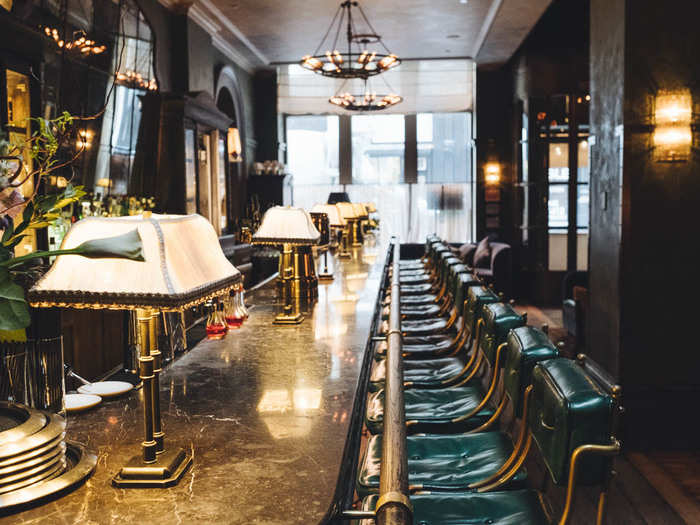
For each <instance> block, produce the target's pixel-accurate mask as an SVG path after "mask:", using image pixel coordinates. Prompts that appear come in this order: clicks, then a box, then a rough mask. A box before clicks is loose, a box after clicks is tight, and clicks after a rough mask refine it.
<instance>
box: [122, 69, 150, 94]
mask: <svg viewBox="0 0 700 525" xmlns="http://www.w3.org/2000/svg"><path fill="white" fill-rule="evenodd" d="M115 79H116V83H117V84H119V85H120V86H126V87H129V88H135V89H147V90H148V91H155V90H157V89H158V83H157V82H156V79H155V78H152V79H150V80H148V79H147V78H144V77H143V75H141V73H139V72H137V71H134V70H132V69H127V70H126V71H124V72H118V73H117V74H116V75H115Z"/></svg>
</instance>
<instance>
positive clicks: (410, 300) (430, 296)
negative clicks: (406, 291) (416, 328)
mask: <svg viewBox="0 0 700 525" xmlns="http://www.w3.org/2000/svg"><path fill="white" fill-rule="evenodd" d="M436 299H437V295H436V294H434V293H426V294H422V295H402V296H401V298H400V303H401V306H404V305H405V306H416V305H421V304H430V303H434V302H435V300H436ZM390 300H391V296H387V297H385V298H384V304H385V305H387V304H389V303H390Z"/></svg>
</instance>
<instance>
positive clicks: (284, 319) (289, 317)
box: [272, 313, 304, 324]
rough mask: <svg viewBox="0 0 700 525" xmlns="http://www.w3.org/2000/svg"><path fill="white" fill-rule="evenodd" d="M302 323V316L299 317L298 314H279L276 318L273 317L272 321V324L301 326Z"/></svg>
mask: <svg viewBox="0 0 700 525" xmlns="http://www.w3.org/2000/svg"><path fill="white" fill-rule="evenodd" d="M303 322H304V316H303V315H301V314H300V313H296V314H288V313H281V314H279V315H278V316H277V317H275V320H274V321H272V324H301V323H303Z"/></svg>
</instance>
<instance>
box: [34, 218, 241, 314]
mask: <svg viewBox="0 0 700 525" xmlns="http://www.w3.org/2000/svg"><path fill="white" fill-rule="evenodd" d="M133 230H137V232H138V234H139V236H140V237H141V242H142V244H143V254H144V259H145V261H132V260H125V259H115V258H103V259H90V258H86V257H81V256H78V255H60V256H59V257H57V258H56V261H55V262H54V264H53V266H52V267H51V269H50V270H49V271H48V272H47V273H46V275H44V277H42V278H41V279H40V280H39V282H38V283H37V284H36V285H35V286H34V287H33V288H32V289H31V290H30V291H29V294H28V297H29V302H30V304H31V305H32V306H41V307H54V306H55V307H72V308H96V309H98V308H110V309H118V310H130V309H136V308H155V309H158V310H161V311H163V310H166V311H177V310H181V309H183V308H185V307H188V306H194V305H196V304H199V303H202V302H204V301H206V300H208V299H210V298H212V297H215V296H217V295H221V294H224V293H228V291H230V290H231V289H235V288H238V287H240V283H241V274H240V272H239V271H238V270H237V269H236V268H235V267H234V266H233V265H232V264H231V263H230V262H229V261H228V259H226V257H225V256H224V254H223V252H222V251H221V247H220V245H219V239H218V237H217V235H216V232H215V231H214V228H213V227H212V226H211V224H210V223H209V221H207V220H206V219H204V218H203V217H201V216H200V215H150V216H147V217H144V216H142V215H136V216H133V217H113V218H106V217H89V218H86V219H83V220H81V221H78V222H77V223H76V224H74V225H73V227H72V228H71V229H70V230H69V231H68V234H67V235H66V236H65V238H64V239H63V243H62V245H61V248H63V249H70V248H74V247H76V246H78V245H80V244H81V243H83V242H85V241H88V240H91V239H100V238H104V237H106V236H110V235H114V236H117V235H121V234H125V233H128V232H132V231H133Z"/></svg>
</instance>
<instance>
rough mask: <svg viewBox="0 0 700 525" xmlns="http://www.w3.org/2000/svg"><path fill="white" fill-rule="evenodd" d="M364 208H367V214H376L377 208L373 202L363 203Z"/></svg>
mask: <svg viewBox="0 0 700 525" xmlns="http://www.w3.org/2000/svg"><path fill="white" fill-rule="evenodd" d="M364 205H365V208H367V213H376V212H377V206H376V205H375V204H374V203H373V202H365V203H364Z"/></svg>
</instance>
